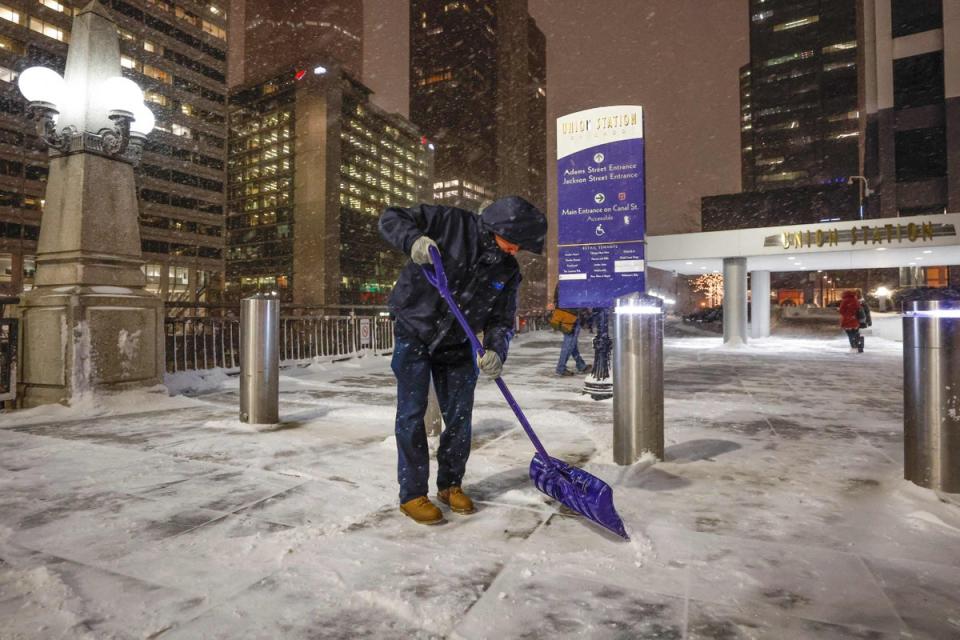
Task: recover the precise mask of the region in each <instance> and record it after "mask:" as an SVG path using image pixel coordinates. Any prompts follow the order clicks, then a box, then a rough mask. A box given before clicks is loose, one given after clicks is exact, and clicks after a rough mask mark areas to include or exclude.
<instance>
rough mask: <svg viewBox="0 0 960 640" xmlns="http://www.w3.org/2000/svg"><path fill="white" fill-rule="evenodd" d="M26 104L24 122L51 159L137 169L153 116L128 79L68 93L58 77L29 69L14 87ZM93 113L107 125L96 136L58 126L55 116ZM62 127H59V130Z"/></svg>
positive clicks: (42, 69)
mask: <svg viewBox="0 0 960 640" xmlns="http://www.w3.org/2000/svg"><path fill="white" fill-rule="evenodd" d="M17 85H18V86H19V88H20V93H22V94H23V97H24V98H26V99H27V102H28V105H27V116H28V117H29V118H30V119H31V120H34V121H35V122H36V124H37V135H38V136H39V137H40V139H41V140H43V141H44V142H45V143H46V144H47V146H49V147H50V150H51V155H52V156H54V157H56V156H61V155H69V154H73V153H81V152H90V153H96V154H102V155H106V156H108V157H113V158H116V159H118V160H123V161H124V162H128V163H129V164H132V165H134V166H137V165H138V164H140V157H141V154H142V153H143V144H144V141H145V140H146V136H147V134H149V133H150V132H151V131H153V127H154V125H155V124H156V119H155V118H154V115H153V112H152V111H150V109H148V108H147V105H146V104H145V103H144V101H143V91H141V90H140V87H138V86H137V84H136V83H135V82H134V81H133V80H130V79H129V78H124V77H122V76H113V77H110V78H106V79H104V80H103V81H102V82H100V83H99V86H98V87H93V88H87V90H86V93H87V95H86V96H84V95H83V93H84V90H83V89H84V88H78V87H70V86H68V84H67V82H66V81H65V80H64V79H63V77H61V76H60V74H59V73H57V72H56V71H53V70H52V69H47V68H46V67H30V68H29V69H27V70H25V71H24V72H23V73H21V74H20V78H19V79H18V81H17ZM84 100H86V101H87V105H86V108H87V111H88V112H89V111H91V110H97V109H99V110H100V111H102V112H103V113H100V114H95V115H105V116H106V117H107V119H109V121H110V122H111V123H112V124H113V126H112V127H101V128H99V129H98V130H97V131H85V130H82V129H81V127H80V126H77V124H75V123H65V124H64V123H61V122H60V120H61V116H60V114H61V113H62V112H64V111H67V110H69V111H70V112H71V113H76V112H77V111H83V106H84V105H83V101H84ZM61 125H62V126H61Z"/></svg>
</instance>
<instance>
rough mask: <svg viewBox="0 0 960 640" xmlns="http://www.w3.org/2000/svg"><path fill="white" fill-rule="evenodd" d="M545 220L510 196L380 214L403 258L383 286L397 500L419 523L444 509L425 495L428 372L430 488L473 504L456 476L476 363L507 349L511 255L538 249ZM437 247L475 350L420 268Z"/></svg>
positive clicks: (495, 367)
mask: <svg viewBox="0 0 960 640" xmlns="http://www.w3.org/2000/svg"><path fill="white" fill-rule="evenodd" d="M546 233H547V220H546V218H545V217H544V215H543V214H542V213H541V212H540V211H539V210H537V208H536V207H534V206H533V205H532V204H530V203H529V202H527V201H526V200H524V199H523V198H519V197H516V196H511V197H508V198H502V199H500V200H497V201H496V202H494V203H492V204H490V205H489V206H488V207H487V208H486V209H484V211H483V214H482V215H480V216H478V215H477V214H475V213H473V212H470V211H466V210H464V209H458V208H454V207H446V206H440V205H428V204H421V205H419V206H416V207H412V208H400V207H390V208H389V209H387V210H386V211H384V212H383V215H382V216H380V235H381V236H383V238H384V239H385V240H386V241H387V242H388V243H390V244H391V245H393V246H394V247H396V248H397V249H399V250H400V251H403V252H404V253H405V254H407V255H409V256H410V258H411V260H412V262H410V263H409V264H407V266H406V267H404V269H403V271H402V272H401V273H400V277H399V278H398V279H397V283H396V286H395V287H394V290H393V293H392V294H391V295H390V300H389V304H390V312H391V315H392V316H393V317H394V319H395V323H394V349H393V360H392V363H391V366H392V368H393V372H394V374H395V375H396V377H397V417H396V436H397V453H398V465H397V478H398V481H399V483H400V510H401V511H402V512H403V513H404V514H406V515H408V516H409V517H411V518H412V519H414V520H415V521H416V522H418V523H421V524H435V523H437V522H441V521H442V520H443V514H442V513H441V512H440V510H439V509H438V508H437V507H436V505H434V504H433V503H432V502H430V499H429V498H427V489H428V484H429V473H430V456H429V452H428V450H427V435H426V429H425V428H424V424H423V416H424V413H425V412H426V408H427V394H428V388H429V385H430V380H431V377H432V378H433V385H434V388H435V389H436V392H437V399H438V401H439V404H440V410H441V412H442V413H443V419H444V424H445V425H446V428H445V430H444V431H443V433H442V434H441V436H440V446H439V448H438V450H437V463H438V467H439V470H438V473H437V489H438V494H437V497H438V498H439V499H440V501H441V502H443V503H445V504H447V505H449V506H450V508H451V510H453V511H455V512H458V513H471V512H473V510H474V508H473V502H472V501H471V500H470V498H469V497H468V496H467V495H466V494H465V493H464V492H463V490H462V488H461V483H462V481H463V476H464V473H465V471H466V465H467V458H468V457H469V456H470V438H471V417H472V412H473V392H474V387H475V386H476V383H477V374H478V371H477V367H478V366H479V368H480V370H481V371H483V372H484V373H485V374H487V375H489V376H491V377H493V378H496V377H498V376H499V375H500V372H501V370H502V368H503V363H504V362H505V361H506V359H507V350H508V348H509V345H510V339H511V338H512V337H513V326H514V321H515V317H516V313H517V293H518V291H519V287H520V280H521V276H520V265H519V264H518V263H517V260H516V258H515V257H514V255H516V253H517V251H519V250H521V249H522V250H525V251H530V252H533V253H537V254H539V253H542V252H543V244H544V238H545V237H546ZM431 247H436V248H437V249H438V250H439V252H440V256H441V260H442V261H443V268H444V271H445V272H446V275H447V280H448V283H449V286H450V291H451V293H452V294H453V298H454V300H456V301H457V303H458V305H459V306H460V309H461V311H463V315H464V317H465V318H466V319H467V322H468V323H469V325H470V329H471V330H472V331H474V332H475V333H479V332H481V331H482V332H483V347H484V350H485V352H486V353H485V354H484V356H483V358H475V356H474V353H473V349H472V347H471V345H470V341H469V339H468V338H467V335H466V334H465V333H464V331H463V329H462V328H461V327H460V324H459V323H458V322H457V320H456V318H455V317H454V315H453V313H452V312H451V311H450V309H449V308H448V306H447V303H446V302H445V301H444V300H443V298H441V297H440V294H439V293H438V292H437V290H436V289H435V288H434V287H433V286H432V285H431V284H430V283H429V282H428V281H427V279H426V277H425V276H424V275H423V265H427V264H430V263H431V258H430V253H429V250H430V248H431Z"/></svg>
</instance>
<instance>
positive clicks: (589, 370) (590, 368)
mask: <svg viewBox="0 0 960 640" xmlns="http://www.w3.org/2000/svg"><path fill="white" fill-rule="evenodd" d="M577 373H584V374H586V373H593V365H592V364H588V365H587V366H585V367H584V368H583V369H580V370H579V371H578V372H577Z"/></svg>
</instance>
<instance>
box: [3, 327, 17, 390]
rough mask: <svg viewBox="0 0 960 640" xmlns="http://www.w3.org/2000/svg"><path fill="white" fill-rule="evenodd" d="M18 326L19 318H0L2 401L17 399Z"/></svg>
mask: <svg viewBox="0 0 960 640" xmlns="http://www.w3.org/2000/svg"><path fill="white" fill-rule="evenodd" d="M18 327H19V321H18V320H15V319H13V318H3V319H0V403H3V402H6V401H8V400H16V399H17V339H18V337H17V329H18Z"/></svg>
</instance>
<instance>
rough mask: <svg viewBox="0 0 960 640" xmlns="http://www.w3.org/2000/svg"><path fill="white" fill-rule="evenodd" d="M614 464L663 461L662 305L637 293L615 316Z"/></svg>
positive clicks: (627, 298)
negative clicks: (648, 458) (645, 458)
mask: <svg viewBox="0 0 960 640" xmlns="http://www.w3.org/2000/svg"><path fill="white" fill-rule="evenodd" d="M613 316H614V338H613V344H614V348H613V461H614V462H616V463H617V464H623V465H629V464H633V463H634V462H636V461H637V460H638V459H639V458H640V456H641V454H643V453H644V452H645V451H649V452H651V453H653V454H654V455H655V456H656V457H657V458H658V459H660V460H662V459H663V301H662V300H661V299H660V298H655V297H653V296H646V295H643V294H640V293H632V294H630V295H626V296H623V297H621V298H617V300H616V306H615V307H614V310H613Z"/></svg>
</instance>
